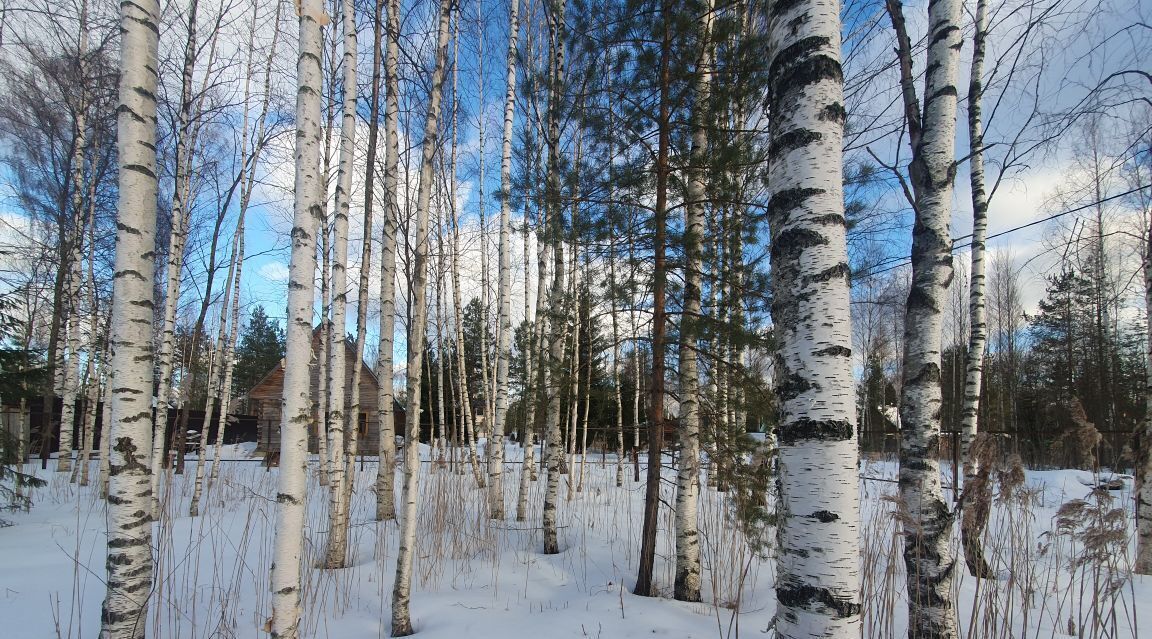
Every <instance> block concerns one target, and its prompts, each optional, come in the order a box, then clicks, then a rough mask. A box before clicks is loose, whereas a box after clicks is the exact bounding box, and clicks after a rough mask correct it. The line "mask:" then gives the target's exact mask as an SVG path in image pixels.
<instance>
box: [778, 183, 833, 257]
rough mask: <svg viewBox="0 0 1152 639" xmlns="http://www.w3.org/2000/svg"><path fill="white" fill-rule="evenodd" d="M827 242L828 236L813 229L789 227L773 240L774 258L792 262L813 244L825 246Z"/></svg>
mask: <svg viewBox="0 0 1152 639" xmlns="http://www.w3.org/2000/svg"><path fill="white" fill-rule="evenodd" d="M773 199H775V198H773ZM769 206H771V203H769ZM827 243H828V238H826V237H824V236H823V235H821V234H819V233H817V232H816V231H813V230H811V229H806V228H792V229H788V230H787V231H784V232H783V233H781V234H779V235H777V236H776V238H775V240H774V241H773V242H772V259H773V260H777V261H785V262H792V261H795V260H798V259H800V254H801V253H803V252H804V250H805V249H809V248H812V247H813V246H823V245H825V244H827Z"/></svg>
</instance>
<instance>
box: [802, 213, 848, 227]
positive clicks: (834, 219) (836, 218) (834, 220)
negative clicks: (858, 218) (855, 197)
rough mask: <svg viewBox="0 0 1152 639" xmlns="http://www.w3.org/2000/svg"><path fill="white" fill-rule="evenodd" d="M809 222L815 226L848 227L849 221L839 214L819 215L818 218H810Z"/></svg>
mask: <svg viewBox="0 0 1152 639" xmlns="http://www.w3.org/2000/svg"><path fill="white" fill-rule="evenodd" d="M808 221H809V222H811V223H813V224H820V225H823V226H848V220H847V218H845V217H844V216H843V215H840V214H839V213H827V214H825V215H817V216H816V217H813V218H809V220H808Z"/></svg>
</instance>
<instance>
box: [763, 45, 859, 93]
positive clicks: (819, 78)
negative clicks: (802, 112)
mask: <svg viewBox="0 0 1152 639" xmlns="http://www.w3.org/2000/svg"><path fill="white" fill-rule="evenodd" d="M827 47H828V38H824V37H819V36H813V37H811V38H804V39H803V40H800V41H798V42H796V43H795V44H793V45H792V46H790V47H788V48H786V49H785V50H784V51H782V52H780V54H778V55H777V56H776V60H775V62H774V64H773V67H774V68H773V69H772V71H771V73H772V74H773V75H772V76H771V77H772V78H773V80H772V92H771V94H770V96H769V108H770V109H772V110H773V111H777V110H779V108H780V106H781V105H780V103H781V102H782V101H783V99H784V98H785V97H788V96H795V97H799V94H800V92H801V91H802V90H803V89H804V88H805V87H808V86H811V85H813V84H816V83H818V82H823V81H825V80H831V81H833V82H837V83H839V82H842V81H843V80H844V73H843V71H842V70H841V69H840V62H839V61H837V60H836V58H833V57H832V56H830V55H828V54H826V53H815V51H817V50H819V49H822V48H827ZM801 56H803V57H801Z"/></svg>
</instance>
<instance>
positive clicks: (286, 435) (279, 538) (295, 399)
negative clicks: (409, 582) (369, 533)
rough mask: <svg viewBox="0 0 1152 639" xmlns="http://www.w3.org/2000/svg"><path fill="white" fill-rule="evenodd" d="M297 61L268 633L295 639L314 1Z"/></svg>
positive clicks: (315, 84)
mask: <svg viewBox="0 0 1152 639" xmlns="http://www.w3.org/2000/svg"><path fill="white" fill-rule="evenodd" d="M296 6H297V13H298V14H299V17H300V32H299V55H298V57H297V63H296V74H297V87H298V90H297V93H296V131H297V132H296V175H295V205H294V209H293V221H292V257H291V262H290V265H289V281H288V305H287V317H288V327H287V331H286V341H287V348H286V349H285V356H284V398H283V405H282V409H281V421H280V477H279V481H278V486H277V493H276V543H275V547H274V550H273V563H272V578H271V581H272V619H271V622H270V623H269V628H270V629H271V634H272V637H274V638H276V639H296V638H297V637H298V636H299V630H300V587H301V580H300V561H301V555H302V554H303V550H304V511H305V508H306V505H305V501H306V499H307V480H308V470H307V468H308V424H309V423H310V422H311V421H312V419H311V416H312V401H311V397H310V395H311V392H310V389H309V387H310V385H311V384H310V379H309V378H310V375H309V366H308V364H309V360H310V359H311V352H310V351H311V350H312V349H311V344H312V317H313V314H314V313H313V303H314V300H315V290H316V289H315V279H314V278H315V274H316V232H317V229H318V227H319V226H320V222H321V211H322V210H323V207H324V203H323V201H322V200H321V198H320V193H321V188H320V184H319V182H320V180H321V176H320V175H319V169H320V166H321V163H320V153H321V148H320V140H321V133H320V85H321V76H320V27H321V25H323V24H327V23H328V16H327V15H326V14H325V13H324V5H323V3H321V2H320V1H319V0H300V3H299V4H297V5H296Z"/></svg>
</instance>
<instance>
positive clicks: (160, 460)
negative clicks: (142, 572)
mask: <svg viewBox="0 0 1152 639" xmlns="http://www.w3.org/2000/svg"><path fill="white" fill-rule="evenodd" d="M199 7H200V2H199V0H192V2H191V3H190V4H189V5H188V35H187V39H186V40H185V43H184V46H185V49H184V63H183V66H182V74H181V83H180V111H179V116H178V121H177V130H176V158H175V168H176V177H175V184H174V187H173V190H172V228H171V231H170V235H169V236H168V260H167V262H168V264H167V286H166V289H165V294H164V317H163V320H162V322H163V323H162V325H161V329H160V368H159V371H158V375H159V378H158V379H157V385H156V421H155V424H154V425H153V430H152V432H153V438H152V508H153V511H154V512H153V515H154V516H159V514H160V501H159V500H160V477H161V474H162V473H161V471H162V469H163V468H166V467H167V462H166V460H165V453H166V451H167V450H168V445H167V442H166V437H167V434H168V397H169V395H170V394H171V391H172V372H173V368H174V358H175V346H176V344H175V341H176V339H175V338H176V308H177V305H178V303H179V301H180V284H181V278H180V275H181V269H182V268H183V264H184V245H185V240H186V238H187V227H188V207H186V206H185V202H186V200H187V197H186V194H185V191H184V184H185V175H186V170H185V167H186V166H187V165H188V163H189V160H188V155H189V149H188V142H189V139H188V138H189V130H190V127H191V120H192V104H193V99H192V71H193V68H194V66H195V62H196V48H197V33H198V32H197V29H196V20H197V13H198V10H199Z"/></svg>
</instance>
